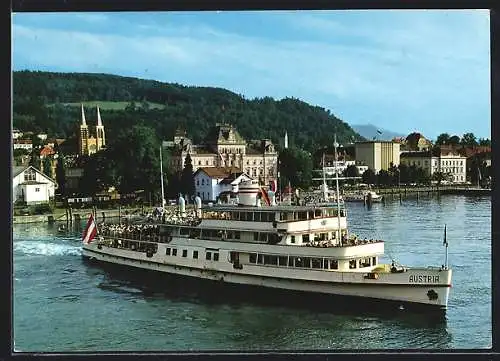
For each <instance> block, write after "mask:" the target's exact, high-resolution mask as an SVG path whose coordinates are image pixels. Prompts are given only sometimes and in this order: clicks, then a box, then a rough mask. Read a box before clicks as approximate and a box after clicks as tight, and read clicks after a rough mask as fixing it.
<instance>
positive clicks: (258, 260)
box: [257, 254, 264, 264]
mask: <svg viewBox="0 0 500 361" xmlns="http://www.w3.org/2000/svg"><path fill="white" fill-rule="evenodd" d="M257 263H259V264H263V263H264V257H263V256H262V255H261V254H259V255H258V256H257Z"/></svg>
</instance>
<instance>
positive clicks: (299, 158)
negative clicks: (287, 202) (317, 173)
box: [279, 147, 313, 188]
mask: <svg viewBox="0 0 500 361" xmlns="http://www.w3.org/2000/svg"><path fill="white" fill-rule="evenodd" d="M312 168H313V166H312V157H311V155H310V154H309V153H308V152H306V151H304V150H302V149H298V148H296V147H290V148H287V149H283V150H282V151H281V152H280V154H279V171H280V175H281V179H282V184H284V185H287V184H288V183H290V185H291V186H292V187H301V188H309V187H310V186H311V183H312Z"/></svg>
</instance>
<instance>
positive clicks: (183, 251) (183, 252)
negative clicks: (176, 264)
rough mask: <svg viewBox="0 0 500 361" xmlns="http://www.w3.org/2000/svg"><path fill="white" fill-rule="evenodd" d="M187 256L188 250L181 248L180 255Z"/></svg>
mask: <svg viewBox="0 0 500 361" xmlns="http://www.w3.org/2000/svg"><path fill="white" fill-rule="evenodd" d="M187 256H188V251H187V249H183V250H182V257H187Z"/></svg>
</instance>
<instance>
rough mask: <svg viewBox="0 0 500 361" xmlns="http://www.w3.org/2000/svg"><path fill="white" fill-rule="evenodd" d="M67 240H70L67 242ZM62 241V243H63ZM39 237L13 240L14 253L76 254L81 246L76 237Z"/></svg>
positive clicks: (78, 253) (42, 254) (79, 253)
mask: <svg viewBox="0 0 500 361" xmlns="http://www.w3.org/2000/svg"><path fill="white" fill-rule="evenodd" d="M68 241H71V243H70V242H68ZM63 242H64V243H63ZM63 242H61V239H55V238H47V237H45V238H41V239H36V240H18V241H16V240H14V255H18V254H19V255H35V256H67V255H71V256H78V255H81V248H80V244H79V241H77V239H76V238H75V239H66V240H65V241H63Z"/></svg>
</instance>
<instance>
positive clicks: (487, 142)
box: [478, 138, 491, 147]
mask: <svg viewBox="0 0 500 361" xmlns="http://www.w3.org/2000/svg"><path fill="white" fill-rule="evenodd" d="M478 143H479V145H480V146H482V147H491V140H489V139H488V138H479V141H478Z"/></svg>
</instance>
